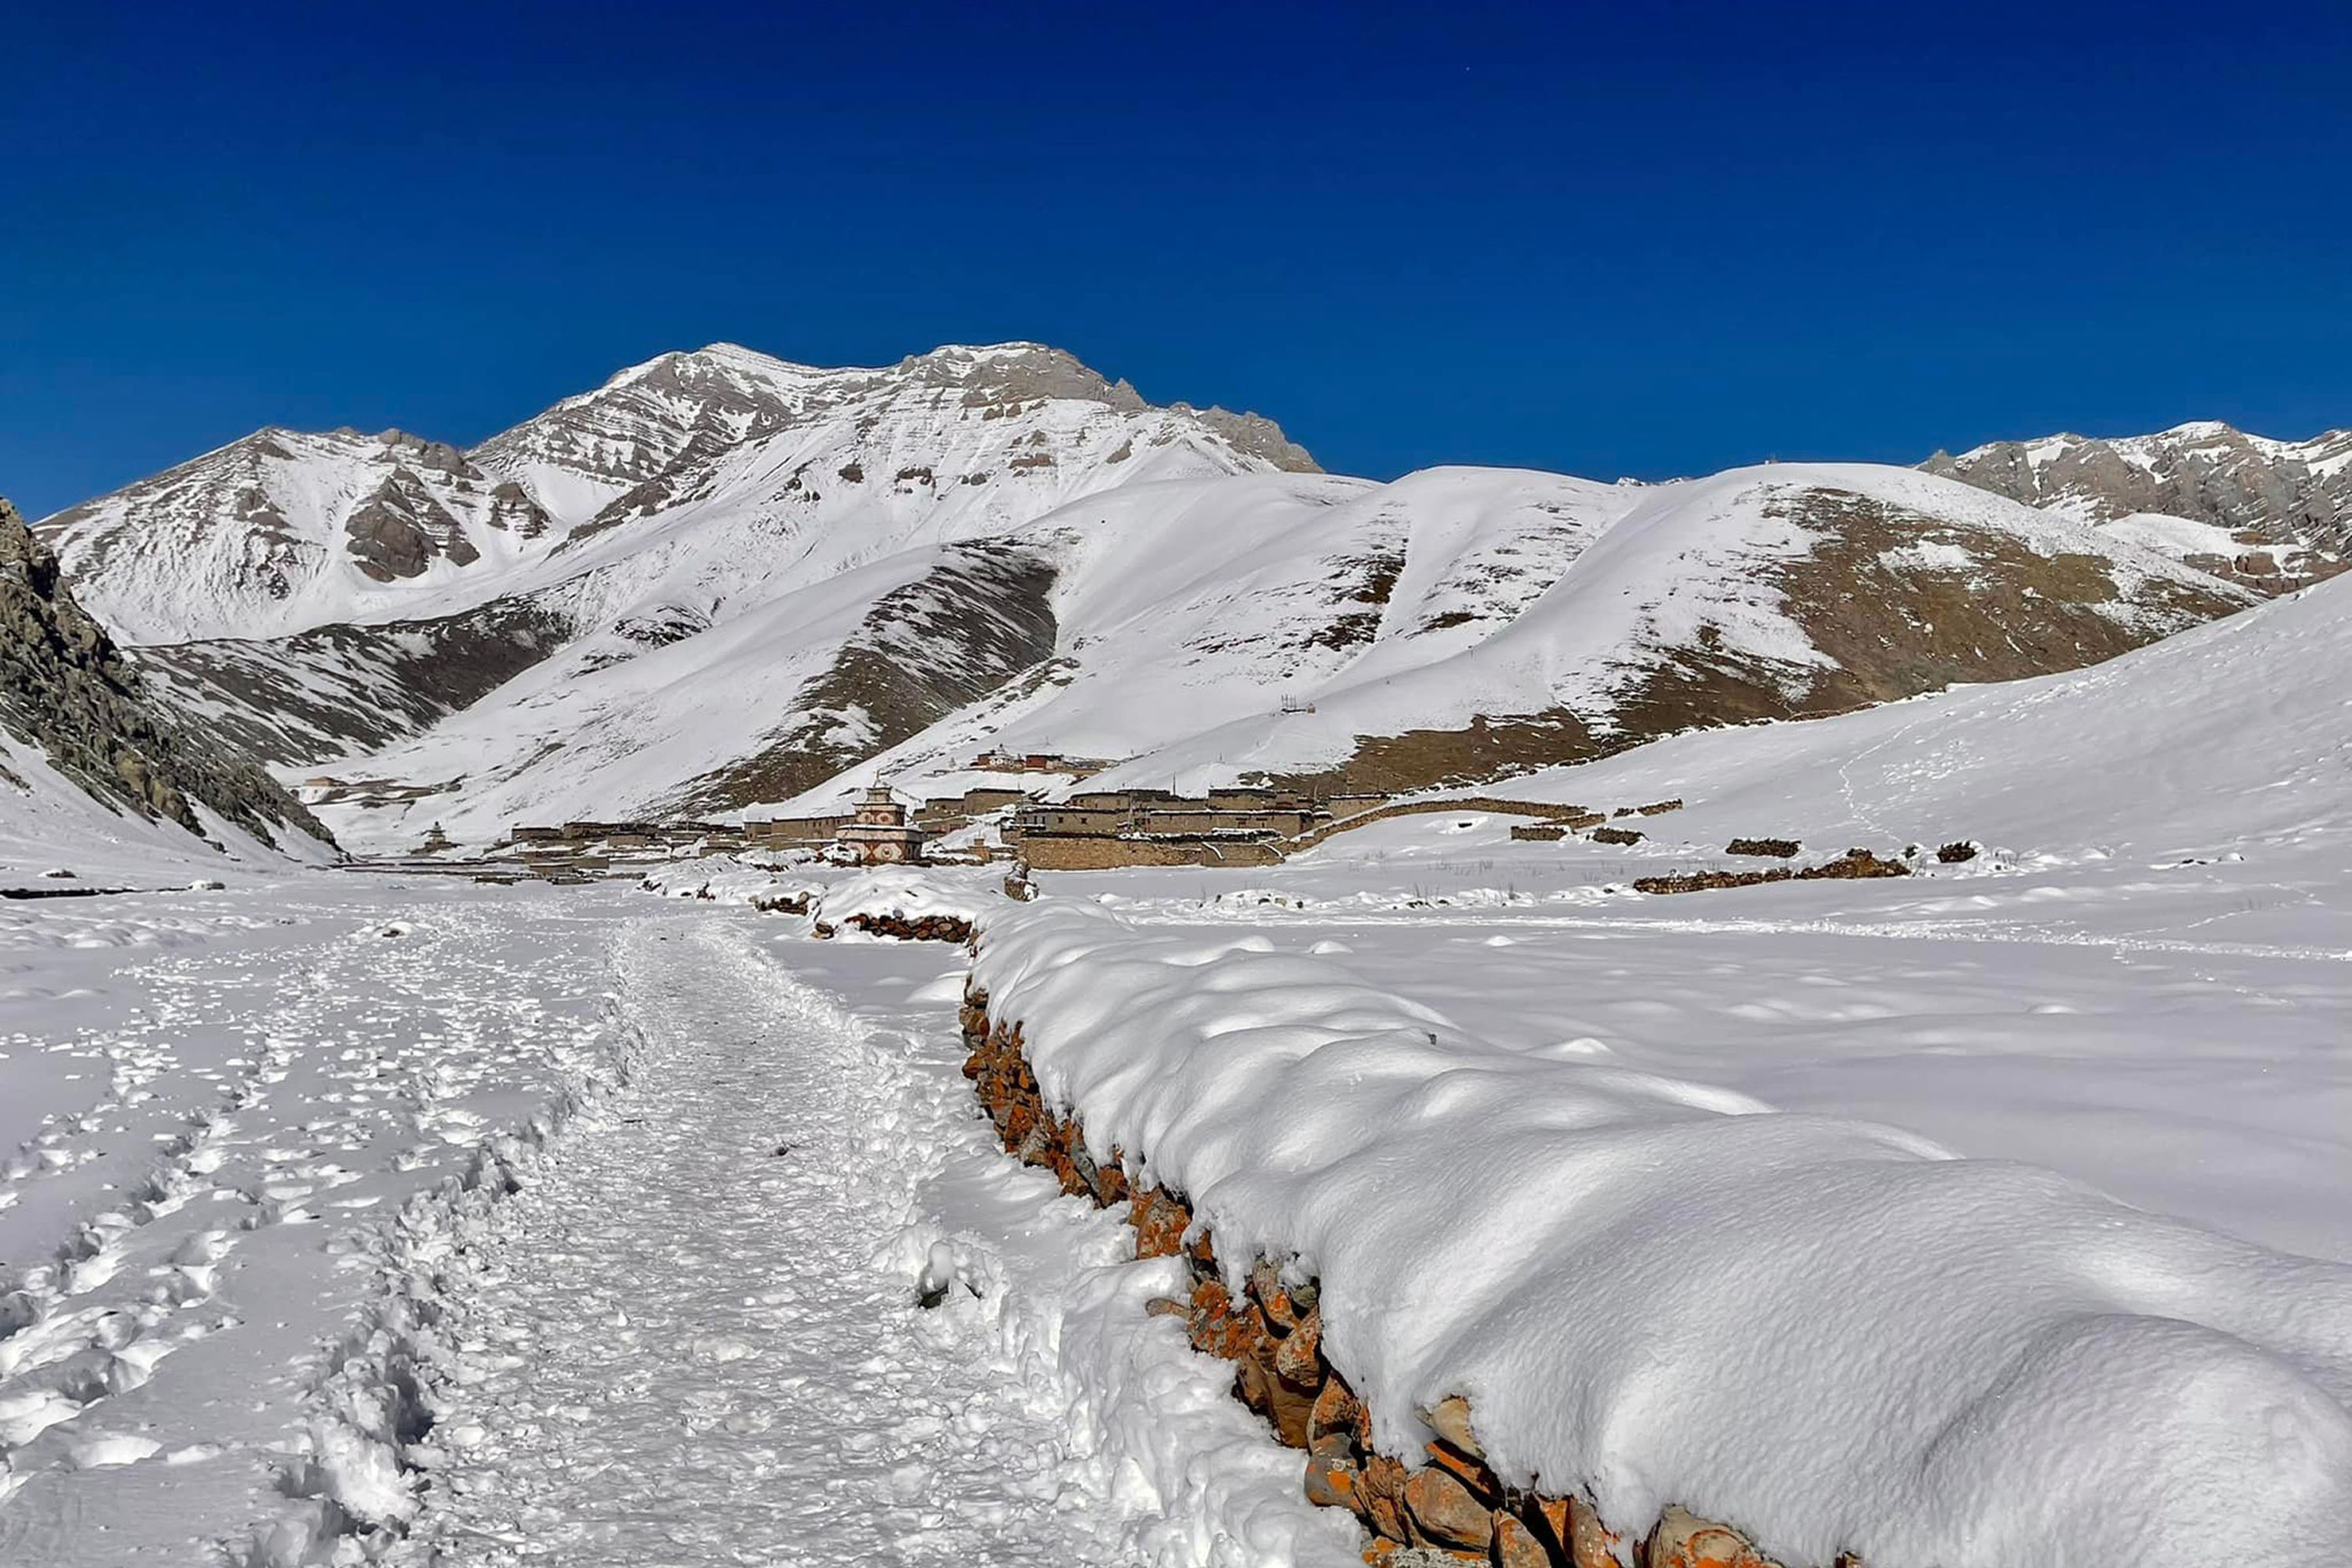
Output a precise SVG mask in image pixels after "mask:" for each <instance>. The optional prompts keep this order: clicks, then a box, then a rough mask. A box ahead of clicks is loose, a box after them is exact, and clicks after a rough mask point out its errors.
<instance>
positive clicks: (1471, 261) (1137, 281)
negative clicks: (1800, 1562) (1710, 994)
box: [0, 0, 2352, 515]
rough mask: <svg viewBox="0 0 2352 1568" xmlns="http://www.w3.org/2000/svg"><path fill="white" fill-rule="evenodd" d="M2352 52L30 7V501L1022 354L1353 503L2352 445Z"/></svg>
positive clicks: (1667, 25) (1963, 18)
mask: <svg viewBox="0 0 2352 1568" xmlns="http://www.w3.org/2000/svg"><path fill="white" fill-rule="evenodd" d="M2347 12H2352V7H2346V6H2343V5H2333V6H2326V7H2323V6H2319V5H2307V6H2294V5H2268V6H2265V5H2240V6H2226V5H2210V4H2200V5H2194V6H2190V5H2171V4H2167V3H2162V0H2158V3H2154V4H2141V5H2129V6H2124V5H2115V6H2073V7H2069V6H2066V5H2063V4H2049V5H1977V6H1969V5H1939V6H1914V5H1899V4H1887V5H1811V6H1805V7H1802V8H1780V7H1775V6H1771V5H1758V4H1732V3H1725V4H1688V5H1674V4H1670V3H1657V4H1636V3H1632V0H1628V3H1626V4H1622V5H1605V6H1603V5H1564V4H1555V5H1525V6H1488V5H1481V4H1477V3H1475V0H1457V3H1454V4H1448V5H1429V6H1404V5H1328V6H1324V5H1297V6H1285V5H1250V6H1244V5H1220V4H1182V5H1152V6H1128V5H1116V4H1099V3H1097V4H1091V5H1068V6H1063V5H1030V6H1020V5H1003V6H999V5H985V4H980V3H978V0H968V3H964V4H955V5H946V4H938V5H887V4H846V3H844V4H832V5H822V6H815V5H773V6H761V7H754V6H751V5H745V6H741V7H715V6H705V5H697V4H693V3H691V0H687V3H681V4H675V5H666V6H662V7H659V8H656V7H651V6H648V7H646V8H644V9H642V10H637V9H632V8H622V7H614V6H604V5H593V4H577V3H574V4H565V5H545V6H522V7H496V6H482V7H469V8H465V9H459V8H443V7H440V6H437V5H431V4H415V5H402V6H394V7H389V8H364V7H351V6H326V5H301V6H299V7H298V6H289V7H285V8H283V9H279V8H276V7H268V6H259V5H251V6H220V7H215V6H201V5H148V6H142V7H133V8H118V7H115V6H111V5H103V4H86V3H77V4H72V5H26V6H22V7H18V8H16V10H15V12H14V13H13V14H12V15H11V16H10V18H9V20H8V21H7V23H6V24H5V28H0V53H5V58H6V69H5V72H0V492H5V493H10V494H13V495H15V496H16V498H17V499H18V500H19V501H20V502H21V503H22V504H23V505H24V506H25V507H26V510H28V511H29V512H31V513H33V514H35V515H39V514H40V513H43V512H46V511H47V510H53V509H55V508H57V507H58V506H62V505H65V504H67V503H68V502H70V501H72V500H78V499H80V498H81V497H83V496H85V495H88V494H91V493H94V492H97V491H100V490H104V489H110V488H112V487H114V486H116V485H119V484H121V483H123V482H125V481H127V480H130V479H134V478H137V477H139V476H141V475H142V474H146V473H149V472H152V471H153V470H155V469H157V468H163V467H166V466H168V465H169V464H171V463H173V462H175V461H178V460H180V459H182V458H186V457H189V456H192V455H194V453H195V452H197V451H200V450H202V449H204V448H205V447H211V446H214V445H217V444H219V443H220V442H222V441H225V440H227V439H230V438H233V437H236V436H238V435H240V434H242V433H244V432H245V431H247V430H249V429H251V428H254V427H255V426H260V425H263V424H272V423H275V424H285V425H292V426H304V427H317V426H334V425H346V424H348V425H354V426H361V427H362V428H367V429H375V428H379V427H382V426H387V425H399V426H403V427H404V428H408V429H412V430H415V431H418V432H421V433H424V434H426V435H430V436H434V437H440V438H443V439H447V440H452V441H456V442H459V443H466V442H471V441H475V440H478V439H480V438H481V437H485V436H488V435H489V434H490V433H492V432H493V431H495V430H497V429H499V428H500V427H501V426H505V425H507V424H509V423H511V422H512V421H514V420H516V419H519V418H521V417H524V416H528V415H530V414H531V413H533V412H535V411H536V410H538V409H539V408H541V407H542V406H544V405H547V404H548V403H550V402H552V401H553V400H554V399H556V398H557V397H559V396H562V395H565V394H568V393H571V392H573V391H577V390H581V389H583V388H585V387H588V386H592V385H593V384H595V383H597V382H598V381H600V380H602V379H603V378H604V376H605V375H606V374H609V373H610V372H611V371H613V370H614V369H615V368H617V367H619V366H620V365H622V364H625V363H630V362H633V361H635V360H640V359H644V358H646V357H649V356H651V355H652V354H655V353H659V352H660V351H662V350H664V349H668V348H675V347H691V346H694V345H697V344H699V343H702V342H708V341H710V340H713V339H720V338H725V339H732V340H735V341H738V342H744V343H748V344H750V345H751V346H752V347H755V348H759V349H763V350H766V351H768V352H770V353H776V354H780V355H782V356H785V357H787V358H793V359H801V360H807V361H813V362H816V363H875V362H887V361H889V360H893V359H896V358H897V357H898V356H899V355H901V354H903V353H908V352H913V351H919V350H922V349H925V348H929V347H930V346H932V345H934V344H936V343H939V342H971V341H988V340H996V339H1003V338H1015V337H1020V338H1038V339H1044V340H1045V341H1048V342H1054V343H1057V344H1060V345H1062V346H1064V347H1066V348H1069V349H1071V350H1073V351H1074V352H1076V353H1077V354H1079V355H1080V356H1081V357H1082V358H1084V359H1086V360H1087V361H1088V362H1089V363H1092V364H1094V365H1095V366H1097V368H1098V369H1100V370H1102V371H1104V372H1105V373H1107V374H1112V375H1125V376H1127V377H1129V378H1130V379H1131V380H1133V381H1134V382H1135V383H1136V384H1137V385H1138V386H1139V388H1140V389H1141V390H1142V391H1143V393H1144V394H1145V395H1147V396H1149V397H1151V398H1154V399H1157V400H1161V401H1166V400H1170V399H1174V398H1180V397H1181V398H1186V399H1189V400H1191V401H1193V402H1195V403H1207V402H1212V401H1214V402H1221V403H1224V404H1226V405H1231V406H1234V407H1250V408H1255V409H1258V410H1260V411H1262V412H1264V413H1267V414H1270V415H1272V416H1275V417H1276V418H1278V419H1280V420H1281V421H1282V422H1283V424H1284V425H1285V426H1286V427H1287V428H1288V429H1289V430H1290V431H1291V432H1292V434H1293V435H1294V436H1296V437H1297V438H1298V439H1300V440H1302V441H1304V442H1305V443H1306V444H1307V446H1308V447H1311V448H1312V449H1313V450H1314V451H1315V452H1316V453H1317V454H1318V456H1320V457H1321V458H1323V460H1324V461H1325V463H1326V464H1327V465H1328V466H1329V467H1332V468H1339V469H1344V470H1349V471H1353V472H1359V473H1367V474H1374V475H1382V476H1385V475H1391V474H1394V473H1398V472H1401V471H1402V470H1405V469H1408V468H1415V467H1419V466H1422V465H1424V464H1429V463H1435V462H1480V463H1520V464H1530V465H1537V466H1541V467H1546V468H1559V469H1565V470H1568V471H1571V472H1576V473H1583V474H1591V475H1597V476H1601V477H1604V478H1606V477H1613V476H1615V475H1617V474H1620V473H1631V474H1635V475H1640V476H1644V477H1660V476H1664V475H1670V474H1675V473H1683V472H1692V471H1698V470H1705V469H1710V468H1719V467H1722V466H1725V465H1727V464H1731V463H1736V462H1740V461H1746V460H1751V459H1754V458H1760V457H1763V456H1765V455H1768V454H1776V453H1777V454H1779V455H1780V456H1783V457H1799V456H1804V457H1852V458H1883V459H1890V460H1896V461H1915V460H1916V459H1918V458H1921V457H1924V456H1925V455H1926V454H1927V453H1928V452H1929V451H1931V450H1933V449H1934V448H1935V447H1938V446H1947V447H1953V448H1955V449H1957V448H1958V447H1964V446H1967V445H1970V444H1973V443H1976V442H1978V441H1980V440H1985V439H1990V438H1992V437H2001V436H2020V435H2028V434H2036V433H2040V432H2042V431H2045V430H2049V429H2054V428H2062V427H2063V428H2074V429H2082V430H2088V431H2091V432H2094V433H2106V434H2120V433H2124V432H2127V431H2133V430H2140V429H2147V428H2154V427H2159V426H2166V425H2170V424H2174V423H2177V422H2179V421H2180V420H2183V419H2188V418H2198V417H2217V418H2223V419H2228V420H2231V421H2233V422H2236V423H2240V424H2242V425H2246V426H2250V427H2252V428H2255V429H2259V430H2263V431H2266V432H2271V433H2274V434H2279V435H2287V436H2300V435H2306V434H2309V433H2312V432H2314V431H2315V430H2317V429H2320V428H2323V427H2326V426H2341V425H2347V424H2352V352H2347V351H2352V283H2347V279H2352V203H2347V199H2346V195H2347V174H2352V108H2347V100H2352V85H2347V84H2352V16H2347Z"/></svg>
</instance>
